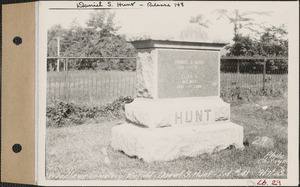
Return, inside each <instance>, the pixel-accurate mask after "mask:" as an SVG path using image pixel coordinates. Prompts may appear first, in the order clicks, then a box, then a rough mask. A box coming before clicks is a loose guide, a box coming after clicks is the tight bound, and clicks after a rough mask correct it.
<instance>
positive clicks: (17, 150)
mask: <svg viewBox="0 0 300 187" xmlns="http://www.w3.org/2000/svg"><path fill="white" fill-rule="evenodd" d="M12 150H13V152H15V153H19V152H21V150H22V146H21V145H20V144H15V145H13V147H12Z"/></svg>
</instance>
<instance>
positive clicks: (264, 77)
mask: <svg viewBox="0 0 300 187" xmlns="http://www.w3.org/2000/svg"><path fill="white" fill-rule="evenodd" d="M266 63H267V60H266V59H264V69H263V91H265V88H266V85H265V84H266V69H267V68H266V67H267V66H266Z"/></svg>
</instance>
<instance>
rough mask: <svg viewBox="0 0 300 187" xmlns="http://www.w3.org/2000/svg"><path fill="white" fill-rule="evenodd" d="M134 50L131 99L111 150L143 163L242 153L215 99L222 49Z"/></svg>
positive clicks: (175, 44)
mask: <svg viewBox="0 0 300 187" xmlns="http://www.w3.org/2000/svg"><path fill="white" fill-rule="evenodd" d="M132 44H133V46H134V47H135V48H137V50H138V59H137V98H136V99H135V100H134V101H133V102H132V103H129V104H127V105H126V106H125V114H126V121H127V122H126V123H124V124H121V125H118V126H115V127H113V129H112V139H111V145H112V147H113V148H114V149H115V150H120V151H124V152H125V154H127V155H129V156H137V157H138V158H141V159H143V160H144V161H146V162H150V161H169V160H173V159H176V158H179V157H181V156H189V157H191V156H197V155H199V154H202V153H211V152H213V151H218V150H220V149H225V148H227V147H229V146H231V145H233V146H235V147H236V148H243V127H241V126H239V125H236V124H234V123H232V122H230V105H229V104H228V103H225V102H223V101H222V99H221V98H220V50H221V48H222V47H223V46H224V45H225V44H221V43H199V42H182V41H164V40H142V41H134V42H132Z"/></svg>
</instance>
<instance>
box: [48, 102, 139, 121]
mask: <svg viewBox="0 0 300 187" xmlns="http://www.w3.org/2000/svg"><path fill="white" fill-rule="evenodd" d="M132 101H133V99H132V98H130V97H120V98H119V99H117V100H115V101H114V102H112V103H110V104H107V105H106V106H100V107H89V106H85V105H77V104H74V103H67V102H63V101H62V102H59V103H58V104H56V105H55V106H54V107H49V106H48V107H47V109H46V116H47V122H46V126H47V127H63V126H72V125H81V124H83V123H86V122H87V121H89V120H90V121H91V122H93V123H97V122H102V121H109V120H111V119H120V118H124V106H125V104H126V103H130V102H132Z"/></svg>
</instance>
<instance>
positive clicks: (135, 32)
mask: <svg viewBox="0 0 300 187" xmlns="http://www.w3.org/2000/svg"><path fill="white" fill-rule="evenodd" d="M43 3H48V4H47V5H46V6H45V7H48V8H49V7H70V6H71V7H73V6H74V2H73V4H70V2H69V4H61V2H43ZM184 3H185V4H184V7H182V8H136V9H126V8H123V9H113V10H111V11H114V12H116V17H115V23H116V25H117V26H120V27H121V29H120V30H119V31H118V33H119V34H125V35H126V36H127V37H128V38H134V37H136V36H143V35H146V36H150V37H151V38H157V39H178V38H180V34H181V32H182V31H184V30H195V31H199V30H201V31H202V32H203V33H206V34H207V37H206V39H205V40H207V41H213V42H230V41H231V39H232V38H233V24H232V23H229V20H228V19H226V18H222V19H219V20H217V17H218V14H217V13H214V12H213V11H214V10H216V9H220V8H222V9H226V10H228V12H233V10H234V9H239V10H240V11H263V12H271V15H270V16H265V15H255V16H252V17H253V18H254V19H255V20H256V22H257V23H263V25H265V26H269V25H275V26H279V25H282V24H287V25H288V23H289V19H290V17H289V6H288V3H282V2H264V3H260V2H248V3H244V2H225V3H224V2H222V3H221V2H214V3H213V2H184ZM44 10H46V11H47V13H46V14H47V23H46V25H47V28H48V29H49V28H51V27H52V26H53V25H55V24H61V25H62V26H63V27H65V28H67V27H69V26H70V24H71V22H73V21H74V20H76V23H78V24H79V25H81V26H85V22H86V21H87V19H88V18H89V15H90V13H91V12H93V11H95V10H80V9H77V10H49V9H44ZM96 11H99V10H96ZM100 11H101V10H100ZM198 14H202V15H204V17H205V19H208V20H209V21H210V22H211V24H210V27H209V28H203V27H200V26H198V25H196V24H192V23H189V20H190V19H191V17H192V16H196V15H198ZM244 33H245V34H249V32H248V31H246V30H244ZM195 37H196V38H195ZM181 39H182V38H181ZM188 39H189V38H188ZM194 39H197V40H202V39H203V38H201V36H194Z"/></svg>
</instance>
